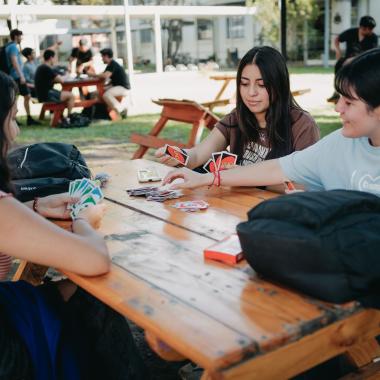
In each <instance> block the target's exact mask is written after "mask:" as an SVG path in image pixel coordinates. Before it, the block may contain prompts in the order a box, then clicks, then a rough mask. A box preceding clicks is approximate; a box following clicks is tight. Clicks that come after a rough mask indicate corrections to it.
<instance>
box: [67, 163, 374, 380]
mask: <svg viewBox="0 0 380 380" xmlns="http://www.w3.org/2000/svg"><path fill="white" fill-rule="evenodd" d="M151 166H156V167H157V168H158V170H159V172H160V173H161V174H165V173H166V172H167V171H168V170H169V169H168V168H167V167H165V166H163V165H161V164H158V163H154V162H151V161H146V160H134V161H127V162H122V163H119V164H108V165H103V166H99V167H97V168H94V172H96V171H102V172H107V173H109V174H110V175H111V176H112V177H111V181H110V183H109V185H108V187H107V188H106V189H105V195H106V201H105V202H106V204H107V205H108V210H107V213H106V216H105V218H104V221H103V223H102V227H101V232H102V233H103V234H104V235H105V239H106V242H107V245H108V248H109V250H110V253H111V255H112V261H113V264H112V266H111V271H110V272H109V273H108V274H106V275H102V276H97V277H84V276H78V275H75V274H72V273H67V272H66V274H67V275H68V276H69V278H71V280H73V281H74V282H75V283H77V284H78V285H79V286H81V287H83V288H84V289H86V290H87V291H88V292H90V293H91V294H93V295H94V296H95V297H97V298H99V299H100V300H102V301H103V302H105V303H106V304H108V305H110V306H111V307H112V308H114V309H115V310H117V311H118V312H120V313H121V314H123V315H125V316H126V317H128V318H129V319H131V320H132V321H134V322H135V323H136V324H138V325H139V326H141V327H142V328H143V329H145V331H146V337H147V340H148V342H149V343H150V345H151V347H152V348H153V349H154V350H155V351H156V352H157V353H158V354H159V355H160V356H162V357H164V358H167V359H180V358H181V357H187V358H189V359H191V360H192V361H193V362H195V363H197V364H198V365H199V366H201V367H203V368H205V374H204V375H203V377H202V379H204V380H205V379H221V378H223V379H285V378H289V377H291V376H294V375H296V374H299V373H301V372H303V371H305V370H307V369H309V368H311V367H313V366H315V365H317V364H319V363H321V362H324V361H326V360H327V359H330V358H332V357H334V356H336V355H338V354H341V353H346V354H347V355H348V356H349V358H350V359H351V360H352V362H354V363H356V365H357V366H362V365H365V364H367V363H369V362H371V360H372V359H373V358H374V357H376V356H380V350H379V346H378V345H377V342H376V341H375V339H374V337H376V336H377V335H379V334H380V311H376V310H373V309H366V310H365V309H363V308H361V307H360V306H359V305H358V304H357V303H355V302H352V303H348V304H345V305H334V304H328V303H325V302H322V301H319V300H317V299H313V298H311V297H308V296H305V295H303V294H301V293H299V292H296V291H293V290H291V289H288V288H286V287H284V286H282V285H279V284H274V283H272V282H269V281H267V280H265V279H264V278H262V277H260V276H258V275H257V273H255V271H254V270H253V269H252V268H251V267H250V266H249V265H248V264H247V263H246V262H245V261H243V262H241V263H239V264H238V265H236V266H227V265H224V264H221V263H217V262H212V261H205V260H204V258H203V249H204V248H205V247H208V246H209V245H211V244H213V243H214V242H215V241H217V240H220V239H222V238H224V237H226V236H227V235H229V234H231V233H233V232H235V227H236V224H237V223H238V222H239V221H242V220H245V219H246V213H247V211H248V210H249V209H250V208H251V207H252V206H254V205H256V204H258V203H260V202H262V201H263V200H265V199H269V198H272V197H275V196H277V195H276V194H274V193H271V192H268V191H265V190H259V189H250V188H212V189H210V190H208V189H204V188H202V189H198V190H193V191H186V192H185V196H184V197H183V198H182V199H183V200H191V199H193V200H194V199H203V200H205V201H207V202H208V203H209V204H210V207H209V209H207V210H206V211H200V212H196V213H187V212H182V211H180V210H178V209H175V208H173V207H171V205H172V204H173V203H175V202H176V201H177V200H170V201H166V202H165V203H157V202H149V201H147V200H145V199H143V198H134V197H129V196H128V195H127V193H126V191H125V190H126V189H128V188H134V187H139V186H143V185H142V184H139V183H138V182H137V170H138V169H142V168H147V167H151Z"/></svg>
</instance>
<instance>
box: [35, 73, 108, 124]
mask: <svg viewBox="0 0 380 380" xmlns="http://www.w3.org/2000/svg"><path fill="white" fill-rule="evenodd" d="M61 85H62V91H72V90H73V88H74V87H77V88H87V87H89V86H96V89H97V92H98V96H99V97H97V98H95V99H84V100H82V99H76V100H75V104H74V107H83V108H88V107H92V106H93V105H94V104H96V103H99V102H101V100H100V99H101V96H102V95H103V93H104V79H102V78H75V79H68V80H65V81H64V82H63V83H62V84H61ZM66 107H67V105H66V103H52V102H47V103H43V105H42V108H41V112H40V117H39V118H40V120H43V119H44V117H45V112H46V111H53V118H52V120H51V123H50V125H51V127H53V128H54V127H56V126H57V124H58V123H59V121H60V120H61V118H62V115H63V111H64V110H65V108H66Z"/></svg>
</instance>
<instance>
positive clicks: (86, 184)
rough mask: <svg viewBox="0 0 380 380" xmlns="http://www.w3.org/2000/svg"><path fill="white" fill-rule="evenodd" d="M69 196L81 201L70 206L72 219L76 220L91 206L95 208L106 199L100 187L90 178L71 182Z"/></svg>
mask: <svg viewBox="0 0 380 380" xmlns="http://www.w3.org/2000/svg"><path fill="white" fill-rule="evenodd" d="M69 195H70V196H71V197H74V198H78V199H79V201H78V202H76V203H74V204H72V205H70V206H69V208H70V209H71V214H70V215H71V218H72V219H75V218H76V217H77V216H78V213H79V212H80V211H81V210H83V209H85V208H87V207H89V206H95V205H96V204H98V203H99V202H100V201H101V200H102V199H103V198H104V195H103V192H102V190H101V189H100V187H99V186H98V185H97V184H96V183H95V182H93V181H91V180H89V179H88V178H83V179H77V180H75V181H72V182H70V185H69Z"/></svg>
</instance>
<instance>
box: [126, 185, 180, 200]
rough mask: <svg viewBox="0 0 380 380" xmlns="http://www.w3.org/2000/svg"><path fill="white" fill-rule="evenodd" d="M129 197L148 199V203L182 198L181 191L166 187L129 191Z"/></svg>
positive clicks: (141, 188)
mask: <svg viewBox="0 0 380 380" xmlns="http://www.w3.org/2000/svg"><path fill="white" fill-rule="evenodd" d="M127 193H128V195H130V196H132V197H146V199H147V200H148V201H155V202H164V201H166V200H168V199H175V198H179V197H182V195H183V194H182V191H181V190H171V189H169V188H168V187H166V186H146V187H138V188H136V189H128V190H127Z"/></svg>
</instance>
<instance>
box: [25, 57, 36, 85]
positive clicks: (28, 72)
mask: <svg viewBox="0 0 380 380" xmlns="http://www.w3.org/2000/svg"><path fill="white" fill-rule="evenodd" d="M39 65H40V62H39V60H38V59H35V60H34V61H31V62H30V61H27V62H25V63H24V67H23V72H24V77H25V80H26V82H27V83H31V84H34V77H35V76H36V71H37V68H38V66H39Z"/></svg>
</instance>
